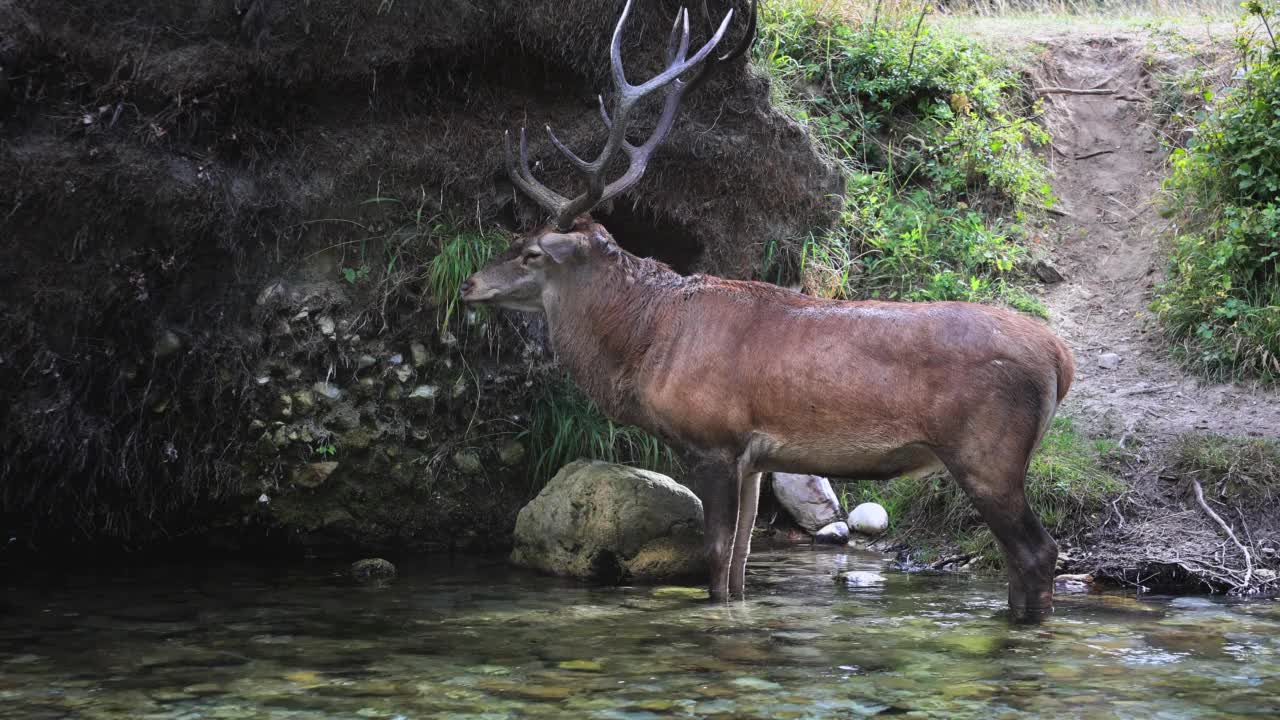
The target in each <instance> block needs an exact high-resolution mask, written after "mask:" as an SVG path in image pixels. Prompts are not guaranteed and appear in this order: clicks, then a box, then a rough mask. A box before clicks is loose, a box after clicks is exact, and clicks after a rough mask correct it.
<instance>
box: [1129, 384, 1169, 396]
mask: <svg viewBox="0 0 1280 720" xmlns="http://www.w3.org/2000/svg"><path fill="white" fill-rule="evenodd" d="M1177 386H1178V383H1165V384H1163V385H1153V386H1151V387H1144V388H1138V389H1136V390H1126V391H1124V392H1122V393H1120V397H1130V396H1132V395H1146V394H1147V393H1155V392H1160V391H1162V390H1168V389H1169V388H1174V387H1177Z"/></svg>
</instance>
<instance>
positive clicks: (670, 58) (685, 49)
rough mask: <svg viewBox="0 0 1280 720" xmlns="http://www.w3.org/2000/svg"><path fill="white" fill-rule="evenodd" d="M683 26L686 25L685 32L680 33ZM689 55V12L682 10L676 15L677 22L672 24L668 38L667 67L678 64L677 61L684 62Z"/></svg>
mask: <svg viewBox="0 0 1280 720" xmlns="http://www.w3.org/2000/svg"><path fill="white" fill-rule="evenodd" d="M681 20H683V21H684V22H683V23H681V22H680V21H681ZM682 24H683V25H684V32H683V33H680V32H679V30H680V26H681V25H682ZM677 38H678V39H679V43H678V44H677ZM688 53H689V11H688V10H686V9H685V8H680V11H679V12H677V13H676V21H675V22H673V23H671V36H670V37H668V38H667V52H666V61H667V65H671V64H672V63H674V62H676V60H684V58H685V56H686V55H687V54H688Z"/></svg>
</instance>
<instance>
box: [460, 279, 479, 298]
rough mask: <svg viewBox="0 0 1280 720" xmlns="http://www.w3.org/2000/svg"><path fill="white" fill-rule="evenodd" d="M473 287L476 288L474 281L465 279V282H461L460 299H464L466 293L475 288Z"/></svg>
mask: <svg viewBox="0 0 1280 720" xmlns="http://www.w3.org/2000/svg"><path fill="white" fill-rule="evenodd" d="M475 286H476V281H475V280H472V279H471V278H467V279H466V280H463V281H462V293H461V294H462V297H466V296H467V293H469V292H471V288H473V287H475Z"/></svg>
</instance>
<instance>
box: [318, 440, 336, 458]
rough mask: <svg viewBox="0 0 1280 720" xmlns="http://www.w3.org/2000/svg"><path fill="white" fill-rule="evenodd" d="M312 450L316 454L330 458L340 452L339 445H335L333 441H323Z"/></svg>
mask: <svg viewBox="0 0 1280 720" xmlns="http://www.w3.org/2000/svg"><path fill="white" fill-rule="evenodd" d="M312 451H313V452H314V453H315V454H316V455H319V456H320V457H322V458H325V459H326V460H328V459H330V458H332V457H334V456H335V455H337V454H338V446H337V445H334V444H333V443H331V442H327V443H321V444H320V445H317V446H315V447H314V448H312Z"/></svg>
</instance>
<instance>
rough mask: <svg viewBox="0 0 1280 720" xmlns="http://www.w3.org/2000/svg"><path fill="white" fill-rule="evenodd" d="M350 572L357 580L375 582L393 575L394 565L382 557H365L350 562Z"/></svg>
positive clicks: (394, 573)
mask: <svg viewBox="0 0 1280 720" xmlns="http://www.w3.org/2000/svg"><path fill="white" fill-rule="evenodd" d="M350 572H351V577H352V578H354V579H355V580H356V581H357V582H363V583H367V582H376V581H379V580H390V579H391V578H393V577H395V576H396V566H395V565H392V564H391V563H390V562H387V561H386V560H383V559H382V558H366V559H364V560H357V561H355V562H354V563H351V570H350Z"/></svg>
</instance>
